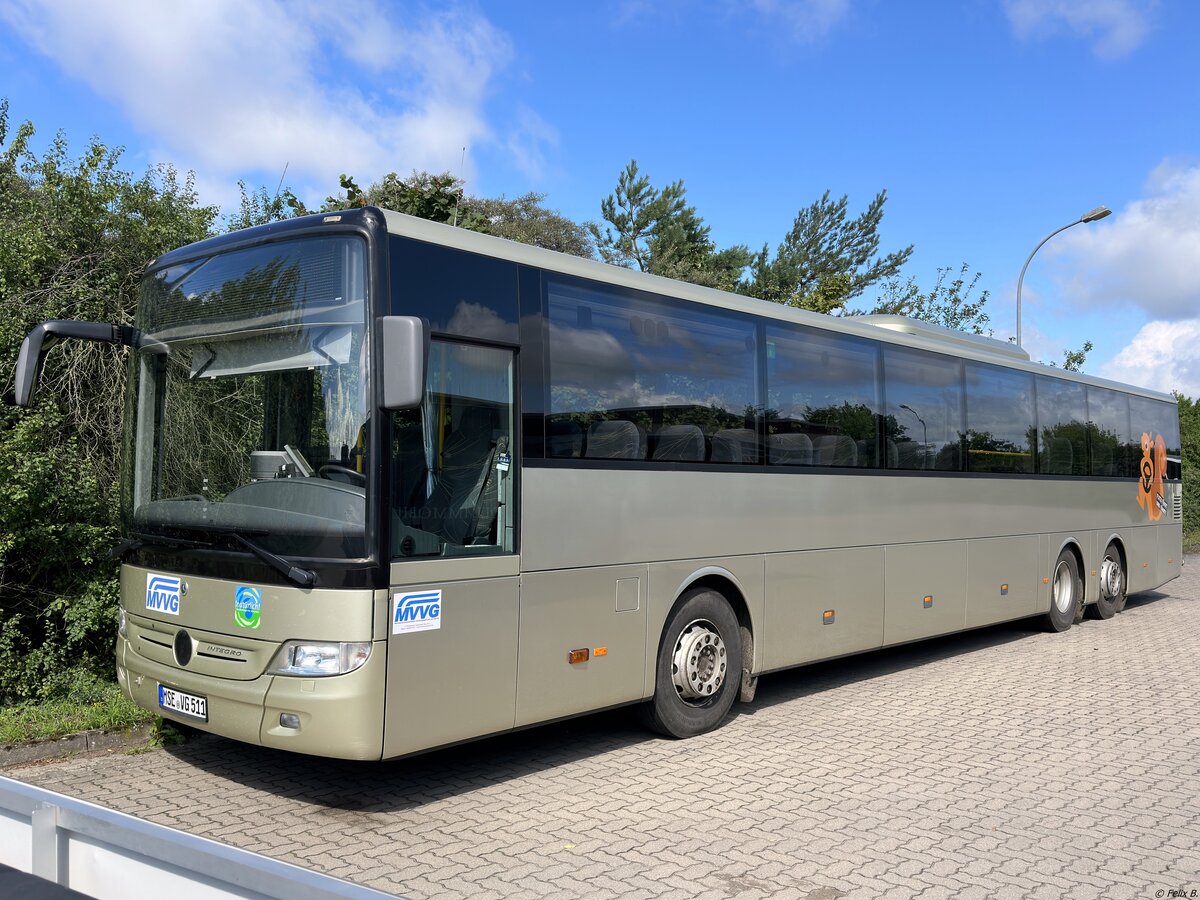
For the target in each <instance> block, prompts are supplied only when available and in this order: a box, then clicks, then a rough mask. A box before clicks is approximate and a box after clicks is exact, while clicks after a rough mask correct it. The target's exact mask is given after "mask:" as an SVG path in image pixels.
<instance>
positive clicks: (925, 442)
mask: <svg viewBox="0 0 1200 900" xmlns="http://www.w3.org/2000/svg"><path fill="white" fill-rule="evenodd" d="M900 408H901V409H907V410H908V411H909V412H910V413H912V414H913V415H914V416H916V417H917V421H918V422H920V423H921V468H922V469H923V468H925V463H926V462H927V459H926V457H927V456H928V455H929V429H928V428H926V427H925V420H924V419H922V418H921V415H920V413H918V412H917V411H916V410H915V409H913V408H912V407H911V406H909V405H908V404H907V403H901V404H900Z"/></svg>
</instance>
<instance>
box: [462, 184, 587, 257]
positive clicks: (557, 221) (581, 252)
mask: <svg viewBox="0 0 1200 900" xmlns="http://www.w3.org/2000/svg"><path fill="white" fill-rule="evenodd" d="M545 200H546V195H545V194H537V193H532V192H531V193H528V194H522V195H521V196H520V197H516V198H514V199H512V200H509V199H507V198H506V197H503V196H501V197H496V198H493V199H486V198H480V197H470V198H468V199H467V200H466V205H467V207H468V208H469V209H470V210H471V212H472V213H473V214H474V215H475V216H476V217H477V219H478V220H479V221H480V222H481V224H480V230H481V231H485V232H487V233H488V234H492V235H495V236H496V237H501V238H507V239H508V240H510V241H519V242H520V243H522V244H532V245H533V246H534V247H542V248H543V249H546V250H557V251H558V252H559V253H570V254H571V255H572V256H582V257H584V258H587V259H590V258H591V257H592V239H591V236H590V234H589V231H588V227H587V226H586V225H580V224H579V223H577V222H573V221H572V220H570V219H568V218H567V217H566V216H564V215H562V214H561V213H559V212H558V211H556V210H551V209H547V208H546V207H545V206H544V205H543V204H544V203H545Z"/></svg>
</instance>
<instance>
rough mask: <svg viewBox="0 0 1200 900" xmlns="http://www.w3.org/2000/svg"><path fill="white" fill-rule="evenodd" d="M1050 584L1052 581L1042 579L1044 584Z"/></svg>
mask: <svg viewBox="0 0 1200 900" xmlns="http://www.w3.org/2000/svg"><path fill="white" fill-rule="evenodd" d="M1049 583H1050V579H1049V578H1043V579H1042V584H1049Z"/></svg>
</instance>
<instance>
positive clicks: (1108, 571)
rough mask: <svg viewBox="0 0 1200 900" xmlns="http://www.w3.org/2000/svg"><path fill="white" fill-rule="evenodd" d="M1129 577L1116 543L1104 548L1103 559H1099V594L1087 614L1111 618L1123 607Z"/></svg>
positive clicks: (1099, 617)
mask: <svg viewBox="0 0 1200 900" xmlns="http://www.w3.org/2000/svg"><path fill="white" fill-rule="evenodd" d="M1128 590H1129V579H1128V578H1126V576H1125V566H1124V564H1123V563H1122V562H1121V551H1120V550H1118V549H1117V545H1116V544H1109V545H1108V546H1107V547H1105V548H1104V559H1103V560H1101V561H1100V595H1099V598H1098V599H1097V600H1096V602H1095V603H1093V604H1092V605H1091V606H1089V607H1088V614H1089V615H1091V616H1093V617H1094V618H1097V619H1111V618H1112V617H1113V616H1115V615H1116V614H1117V613H1119V612H1120V611H1121V610H1123V609H1124V608H1125V600H1126V597H1127V596H1128Z"/></svg>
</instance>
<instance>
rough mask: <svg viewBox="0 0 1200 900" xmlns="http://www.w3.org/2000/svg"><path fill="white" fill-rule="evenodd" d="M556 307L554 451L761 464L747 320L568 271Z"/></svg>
mask: <svg viewBox="0 0 1200 900" xmlns="http://www.w3.org/2000/svg"><path fill="white" fill-rule="evenodd" d="M547 311H548V315H549V320H550V326H549V331H550V334H549V368H550V415H549V421H548V422H547V427H546V455H547V456H550V457H560V458H561V457H577V458H584V459H618V460H619V459H638V460H651V461H658V462H705V461H708V462H715V463H726V464H749V463H758V462H760V461H761V459H762V449H761V446H760V440H759V424H758V423H759V416H758V406H759V401H758V398H757V375H756V371H757V368H756V358H757V353H756V347H757V341H756V331H757V329H756V326H755V325H754V323H753V322H752V321H751V320H750V319H748V318H745V317H742V316H739V315H736V314H732V313H726V312H722V311H720V310H717V309H712V310H710V309H708V308H706V307H703V306H699V305H696V304H686V305H685V304H682V303H677V302H675V301H672V300H670V299H668V298H663V297H657V296H654V295H650V294H642V293H640V292H633V291H626V290H622V289H618V288H605V287H599V286H593V285H591V284H590V283H587V282H582V281H576V280H566V279H549V280H548V287H547Z"/></svg>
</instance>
